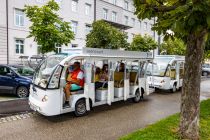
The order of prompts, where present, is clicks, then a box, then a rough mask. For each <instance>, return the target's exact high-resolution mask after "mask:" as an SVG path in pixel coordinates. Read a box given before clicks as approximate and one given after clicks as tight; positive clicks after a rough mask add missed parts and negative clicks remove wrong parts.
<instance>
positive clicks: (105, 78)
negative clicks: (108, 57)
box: [100, 64, 108, 81]
mask: <svg viewBox="0 0 210 140" xmlns="http://www.w3.org/2000/svg"><path fill="white" fill-rule="evenodd" d="M100 80H101V81H108V64H104V65H103V68H102V71H101V74H100Z"/></svg>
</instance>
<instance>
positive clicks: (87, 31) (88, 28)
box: [85, 24, 92, 35]
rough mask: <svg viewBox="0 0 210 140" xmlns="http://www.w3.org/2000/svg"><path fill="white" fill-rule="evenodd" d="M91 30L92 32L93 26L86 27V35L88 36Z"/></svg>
mask: <svg viewBox="0 0 210 140" xmlns="http://www.w3.org/2000/svg"><path fill="white" fill-rule="evenodd" d="M91 30H92V27H91V25H88V24H86V26H85V33H86V35H87V34H89V33H90V31H91Z"/></svg>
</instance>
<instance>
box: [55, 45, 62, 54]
mask: <svg viewBox="0 0 210 140" xmlns="http://www.w3.org/2000/svg"><path fill="white" fill-rule="evenodd" d="M61 50H62V49H61V45H58V46H56V53H61Z"/></svg>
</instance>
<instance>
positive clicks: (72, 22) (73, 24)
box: [71, 21, 78, 34]
mask: <svg viewBox="0 0 210 140" xmlns="http://www.w3.org/2000/svg"><path fill="white" fill-rule="evenodd" d="M77 26H78V22H77V21H71V28H72V31H73V32H74V34H77Z"/></svg>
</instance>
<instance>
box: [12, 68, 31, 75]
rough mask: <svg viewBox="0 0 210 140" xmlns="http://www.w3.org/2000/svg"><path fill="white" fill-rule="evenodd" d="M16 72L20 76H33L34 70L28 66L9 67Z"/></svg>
mask: <svg viewBox="0 0 210 140" xmlns="http://www.w3.org/2000/svg"><path fill="white" fill-rule="evenodd" d="M11 68H12V69H13V70H14V71H15V72H16V73H17V74H19V75H22V76H33V74H34V70H33V69H32V68H29V67H19V68H16V67H11Z"/></svg>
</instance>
